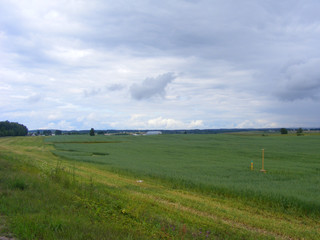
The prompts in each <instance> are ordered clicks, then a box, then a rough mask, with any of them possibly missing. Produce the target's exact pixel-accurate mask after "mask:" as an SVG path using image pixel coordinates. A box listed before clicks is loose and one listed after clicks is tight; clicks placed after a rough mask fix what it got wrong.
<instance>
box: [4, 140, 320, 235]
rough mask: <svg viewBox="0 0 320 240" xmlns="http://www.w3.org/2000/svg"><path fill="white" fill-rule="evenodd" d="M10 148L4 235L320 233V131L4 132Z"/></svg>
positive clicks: (7, 152) (6, 156) (6, 165)
mask: <svg viewBox="0 0 320 240" xmlns="http://www.w3.org/2000/svg"><path fill="white" fill-rule="evenodd" d="M261 149H265V169H266V170H267V173H262V172H260V169H261ZM0 150H1V152H0V160H1V165H0V166H1V167H0V190H1V198H0V199H1V200H0V204H1V205H0V213H1V215H2V216H3V218H4V219H5V222H6V224H5V225H6V227H2V230H1V231H2V232H4V233H6V232H11V233H13V234H14V235H16V236H17V237H18V238H19V239H302V238H304V239H319V238H320V224H319V220H320V193H319V187H320V136H319V135H305V136H296V135H286V136H282V135H281V136H280V135H270V136H262V135H261V134H216V135H192V134H190V135H189V134H181V135H157V136H94V137H91V136H84V135H83V136H80V135H78V136H55V137H47V138H41V137H33V138H32V137H24V138H1V139H0ZM251 161H253V162H254V170H253V171H251V170H250V163H251ZM139 180H142V181H139ZM83 229H85V230H83ZM0 236H1V235H0Z"/></svg>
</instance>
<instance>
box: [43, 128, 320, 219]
mask: <svg viewBox="0 0 320 240" xmlns="http://www.w3.org/2000/svg"><path fill="white" fill-rule="evenodd" d="M48 141H49V142H51V143H53V144H54V146H55V147H56V149H57V150H55V151H54V153H55V154H57V155H58V156H62V157H65V158H68V159H71V160H74V161H78V162H88V163H92V164H98V165H100V168H105V169H112V170H113V171H117V172H122V173H124V172H125V173H127V174H131V175H133V176H136V177H140V178H141V177H143V176H145V177H152V178H158V179H159V178H160V179H162V181H164V182H167V183H169V184H171V186H177V187H183V188H186V189H188V188H192V189H197V190H198V191H201V192H206V193H214V194H216V193H219V194H223V195H226V196H233V197H240V198H242V199H245V200H254V201H256V202H260V203H261V202H265V203H266V204H268V205H270V206H273V207H277V208H279V209H282V210H285V211H289V210H293V211H296V210H298V211H302V212H306V213H309V214H312V213H314V214H316V215H317V214H320V195H319V194H318V186H319V171H320V168H319V164H320V159H319V156H320V148H319V141H320V136H304V137H294V136H268V137H263V136H261V135H249V136H243V135H222V134H221V135H162V136H140V137H132V136H108V137H105V136H97V137H95V138H88V137H85V136H81V137H80V136H79V137H77V138H74V137H70V138H69V137H66V136H62V137H55V138H50V139H48ZM77 141H78V143H76V142H77ZM88 141H91V144H87V142H88ZM103 141H105V143H104V142H103ZM108 141H109V142H108ZM95 142H96V143H95ZM93 143H95V144H93ZM262 148H264V149H265V168H266V169H267V173H266V174H263V173H261V172H260V171H259V170H260V169H261V149H262ZM94 153H99V154H94ZM104 154H105V155H104ZM252 160H253V161H254V171H250V163H251V161H252Z"/></svg>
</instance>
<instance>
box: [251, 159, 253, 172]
mask: <svg viewBox="0 0 320 240" xmlns="http://www.w3.org/2000/svg"><path fill="white" fill-rule="evenodd" d="M251 170H253V160H251Z"/></svg>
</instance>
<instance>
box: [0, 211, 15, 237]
mask: <svg viewBox="0 0 320 240" xmlns="http://www.w3.org/2000/svg"><path fill="white" fill-rule="evenodd" d="M0 240H16V239H15V238H14V237H12V234H10V233H8V232H7V231H6V225H5V219H4V217H2V216H0Z"/></svg>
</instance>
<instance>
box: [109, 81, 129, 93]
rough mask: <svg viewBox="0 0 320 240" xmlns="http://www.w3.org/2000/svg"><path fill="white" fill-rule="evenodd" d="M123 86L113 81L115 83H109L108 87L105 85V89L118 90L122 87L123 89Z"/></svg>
mask: <svg viewBox="0 0 320 240" xmlns="http://www.w3.org/2000/svg"><path fill="white" fill-rule="evenodd" d="M124 88H125V87H124V86H123V85H121V84H117V83H115V84H112V85H110V86H109V87H107V89H108V90H109V91H112V92H113V91H120V90H122V89H124Z"/></svg>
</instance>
